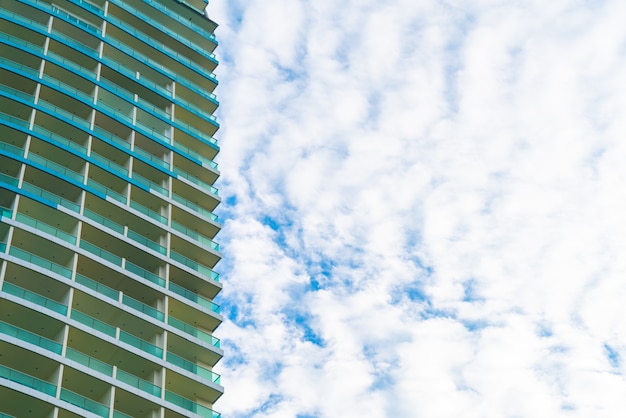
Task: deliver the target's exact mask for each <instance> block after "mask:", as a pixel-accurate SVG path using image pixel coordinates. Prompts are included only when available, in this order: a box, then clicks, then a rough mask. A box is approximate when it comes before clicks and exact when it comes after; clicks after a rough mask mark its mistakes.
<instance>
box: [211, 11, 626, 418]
mask: <svg viewBox="0 0 626 418" xmlns="http://www.w3.org/2000/svg"><path fill="white" fill-rule="evenodd" d="M209 10H210V12H211V14H212V16H213V18H214V19H215V20H216V21H218V22H219V23H220V24H221V27H220V29H219V31H218V36H219V38H220V41H221V45H222V46H221V48H220V49H219V50H218V52H219V53H220V54H221V59H222V65H221V66H220V68H219V69H218V75H219V77H220V80H221V85H220V88H219V90H218V94H219V97H220V101H221V103H222V107H221V110H220V117H221V121H222V124H223V126H224V128H223V130H222V131H221V133H220V135H221V136H220V138H221V145H222V152H221V154H220V157H219V162H220V168H221V170H222V180H221V182H222V183H221V185H220V186H221V191H222V194H223V198H224V201H225V205H224V206H223V207H222V209H221V211H222V212H221V215H222V217H223V218H224V219H225V223H224V230H223V232H222V233H221V240H222V241H223V248H224V251H225V252H224V254H225V259H224V260H223V261H222V263H221V265H220V266H221V267H220V269H221V271H223V272H224V277H225V287H224V292H223V295H222V300H221V301H222V302H223V304H224V309H225V313H226V314H227V316H228V320H227V321H226V322H225V324H224V325H223V326H222V327H221V328H220V331H219V335H220V336H222V337H224V341H225V347H226V358H225V359H224V361H223V363H222V365H221V367H220V371H221V372H222V373H223V375H224V377H223V383H224V385H225V386H226V394H225V395H224V396H223V398H222V399H221V400H220V401H219V402H218V404H217V407H216V409H218V410H221V411H222V412H223V413H224V415H228V416H233V417H257V416H258V417H261V416H263V417H266V416H270V417H298V416H300V417H309V416H315V417H331V416H333V417H335V416H341V417H360V416H373V417H386V416H393V417H427V418H431V417H458V416H463V417H477V418H478V417H481V418H482V417H507V416H510V417H524V418H527V417H533V418H534V417H589V416H594V417H615V416H621V411H623V409H624V406H625V405H624V403H625V401H624V400H623V399H624V397H623V396H621V394H622V393H623V392H624V389H626V387H625V386H626V385H625V383H624V382H625V380H624V371H625V370H624V364H623V361H624V358H625V356H626V326H625V325H623V323H624V321H623V320H622V318H624V316H625V314H626V308H625V305H624V304H623V303H622V301H623V300H624V297H626V281H624V280H623V276H624V274H625V272H626V264H625V263H626V262H625V261H624V257H622V256H621V254H622V252H623V248H624V245H625V244H626V238H624V237H626V217H625V216H624V213H626V203H625V202H626V191H625V190H626V189H625V188H624V187H623V185H624V181H625V179H626V168H625V167H626V165H625V164H624V163H623V161H624V160H625V157H626V146H625V145H624V141H623V137H624V135H625V134H626V122H625V121H626V118H625V116H626V115H625V114H624V113H625V112H626V111H625V110H624V109H626V90H625V89H626V87H625V86H626V80H625V78H626V71H625V70H626V61H625V58H626V50H625V49H624V45H625V44H626V43H625V41H626V28H625V27H624V25H623V24H622V17H623V16H624V14H625V12H626V4H623V2H620V1H618V0H605V1H595V2H583V1H576V0H560V1H551V2H547V3H546V2H539V1H526V2H510V1H496V0H485V1H462V0H458V1H448V2H436V1H430V0H427V1H421V2H415V1H411V0H397V1H394V2H380V1H370V0H360V1H349V0H346V1H343V2H336V1H330V0H320V1H316V2H304V1H295V0H294V1H279V0H276V1H271V2H267V1H266V2H261V1H257V0H249V1H246V2H243V1H242V2H239V1H236V0H233V1H229V2H225V1H217V0H216V1H214V2H212V3H211V5H210V6H209Z"/></svg>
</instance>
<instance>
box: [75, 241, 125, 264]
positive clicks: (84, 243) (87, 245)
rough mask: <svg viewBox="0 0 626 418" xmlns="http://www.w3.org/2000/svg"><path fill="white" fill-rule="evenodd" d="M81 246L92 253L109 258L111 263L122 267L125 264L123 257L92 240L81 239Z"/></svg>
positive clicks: (105, 258)
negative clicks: (104, 248) (95, 243)
mask: <svg viewBox="0 0 626 418" xmlns="http://www.w3.org/2000/svg"><path fill="white" fill-rule="evenodd" d="M79 247H80V248H82V249H83V250H86V251H89V252H90V253H92V254H94V255H96V256H98V257H100V258H102V259H104V260H107V261H108V262H110V263H113V264H115V265H116V266H119V267H122V265H123V261H122V257H119V256H117V255H115V254H113V253H110V252H108V251H107V250H103V249H102V248H100V247H98V246H97V245H94V244H92V243H90V242H87V241H84V240H81V241H80V245H79Z"/></svg>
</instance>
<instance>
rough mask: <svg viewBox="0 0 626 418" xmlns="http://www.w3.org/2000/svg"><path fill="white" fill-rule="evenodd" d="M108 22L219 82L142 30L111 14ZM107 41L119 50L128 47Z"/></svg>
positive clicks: (193, 62) (114, 41)
mask: <svg viewBox="0 0 626 418" xmlns="http://www.w3.org/2000/svg"><path fill="white" fill-rule="evenodd" d="M106 20H108V21H109V22H111V23H112V24H113V25H114V26H116V27H117V28H118V29H120V30H122V31H123V32H126V34H127V35H130V36H131V37H133V38H134V39H140V40H141V41H143V42H144V43H146V44H147V45H150V46H153V47H154V48H155V49H157V50H158V51H161V52H162V53H163V54H164V55H166V56H168V57H169V58H172V59H173V60H174V61H175V62H178V63H181V64H183V65H184V66H185V67H187V69H189V70H192V71H194V72H196V73H198V74H203V75H202V76H203V77H207V78H209V79H211V80H213V81H214V82H217V78H216V77H215V74H213V73H212V72H210V71H207V69H206V68H203V67H202V66H201V65H200V64H198V63H196V62H195V61H193V60H191V59H190V58H189V57H188V56H186V55H184V54H181V53H179V52H177V51H175V50H174V49H172V48H170V47H169V46H167V45H165V44H164V43H162V42H159V41H158V40H157V39H154V38H152V37H150V36H149V35H147V34H146V33H144V32H142V31H140V30H137V29H135V28H132V27H131V26H130V25H128V24H127V23H125V22H122V21H121V20H120V19H118V18H116V17H115V16H112V15H111V14H109V15H108V16H107V17H106ZM105 41H109V43H111V44H112V45H115V44H117V45H116V47H117V48H118V49H121V47H128V46H127V45H126V44H124V43H122V42H120V41H119V40H117V39H111V38H107V37H105ZM120 44H121V47H120ZM212 60H213V61H214V62H215V63H217V60H216V59H215V57H213V59H212ZM154 64H155V65H160V63H158V62H157V61H155V63H154ZM161 68H162V69H164V70H169V68H167V67H165V66H162V67H161Z"/></svg>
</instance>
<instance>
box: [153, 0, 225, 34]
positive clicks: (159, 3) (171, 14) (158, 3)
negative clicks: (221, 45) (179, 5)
mask: <svg viewBox="0 0 626 418" xmlns="http://www.w3.org/2000/svg"><path fill="white" fill-rule="evenodd" d="M144 3H148V4H149V5H151V6H152V7H154V8H155V9H157V10H159V11H160V12H163V13H164V14H165V15H166V16H169V17H171V18H172V19H174V20H176V21H177V22H178V23H181V24H182V25H184V26H187V27H188V28H190V29H192V30H193V31H194V32H196V33H201V34H202V35H203V36H205V37H206V38H209V39H211V40H212V41H213V42H215V43H217V40H216V39H215V35H214V34H213V33H211V32H209V31H208V30H206V29H205V28H203V27H202V26H200V25H197V24H195V23H194V22H192V21H190V20H189V21H188V20H186V19H184V18H183V17H182V16H179V15H178V13H176V12H174V11H172V10H171V9H170V8H169V7H167V6H166V5H165V3H164V2H162V1H159V0H144Z"/></svg>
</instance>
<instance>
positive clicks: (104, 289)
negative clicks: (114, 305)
mask: <svg viewBox="0 0 626 418" xmlns="http://www.w3.org/2000/svg"><path fill="white" fill-rule="evenodd" d="M76 283H78V284H82V285H83V286H85V287H88V288H90V289H91V290H95V291H96V292H98V293H100V294H101V295H104V296H106V297H108V298H110V299H113V300H118V298H119V294H120V293H119V292H118V291H117V290H114V289H111V288H110V287H109V286H105V285H103V284H102V283H98V282H97V281H95V280H91V279H90V278H87V277H85V276H83V275H82V274H79V273H76Z"/></svg>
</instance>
